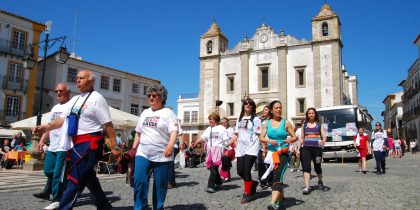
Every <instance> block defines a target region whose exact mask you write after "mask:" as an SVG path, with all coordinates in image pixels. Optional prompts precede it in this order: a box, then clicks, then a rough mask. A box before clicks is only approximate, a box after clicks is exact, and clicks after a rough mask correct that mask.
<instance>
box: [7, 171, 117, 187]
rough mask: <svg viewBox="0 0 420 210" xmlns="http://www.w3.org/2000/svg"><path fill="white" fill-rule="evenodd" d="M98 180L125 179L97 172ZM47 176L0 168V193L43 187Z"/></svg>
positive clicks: (41, 173) (33, 172) (38, 172)
mask: <svg viewBox="0 0 420 210" xmlns="http://www.w3.org/2000/svg"><path fill="white" fill-rule="evenodd" d="M97 176H98V179H99V180H100V181H109V180H115V179H125V175H124V174H97ZM46 181H47V177H45V175H44V172H43V171H23V170H21V169H8V170H0V193H1V192H12V191H26V190H35V189H44V186H45V182H46Z"/></svg>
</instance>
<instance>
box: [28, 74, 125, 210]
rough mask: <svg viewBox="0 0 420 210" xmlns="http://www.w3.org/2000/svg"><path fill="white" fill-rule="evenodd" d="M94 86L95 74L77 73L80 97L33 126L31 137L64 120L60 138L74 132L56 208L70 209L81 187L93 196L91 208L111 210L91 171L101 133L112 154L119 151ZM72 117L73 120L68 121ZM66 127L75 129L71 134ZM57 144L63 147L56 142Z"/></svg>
mask: <svg viewBox="0 0 420 210" xmlns="http://www.w3.org/2000/svg"><path fill="white" fill-rule="evenodd" d="M94 84H95V75H94V74H93V72H92V71H89V70H81V71H80V72H79V73H78V74H77V82H76V86H77V88H78V89H79V90H80V92H81V94H80V95H77V96H75V97H73V98H72V99H71V100H70V101H69V102H67V103H66V106H65V109H64V111H63V113H62V114H61V115H60V116H59V117H57V118H56V119H55V120H54V121H52V122H50V123H48V124H47V125H40V126H37V127H35V128H34V130H33V133H34V134H42V133H45V132H46V131H51V130H54V129H57V128H60V127H61V126H63V124H64V122H65V121H66V123H65V125H66V126H64V127H63V130H62V131H63V132H61V133H62V135H63V133H65V134H68V135H71V132H74V135H73V136H72V142H73V144H74V146H73V148H71V150H70V153H69V158H70V160H69V161H68V175H67V177H68V179H69V182H68V185H67V188H66V190H65V191H64V193H63V196H62V197H61V200H60V206H59V209H72V208H73V206H74V204H75V203H76V200H77V198H78V197H79V196H80V195H81V194H82V191H83V189H84V187H85V186H86V187H88V188H89V190H90V191H91V192H92V194H93V195H94V196H95V198H96V201H95V205H96V206H97V208H98V209H110V208H112V206H111V204H110V203H109V202H108V200H107V199H106V197H105V193H104V192H103V190H102V187H101V185H100V183H99V180H98V178H97V177H96V172H95V171H94V167H95V165H96V162H97V160H98V159H99V157H100V155H101V153H102V145H103V134H102V132H105V133H106V134H107V136H108V137H109V138H110V140H111V147H112V149H113V150H112V153H113V154H114V155H118V154H119V150H120V149H119V147H118V145H117V142H116V140H115V130H114V126H113V124H112V121H111V114H110V112H109V107H108V104H107V102H106V100H105V98H104V97H103V96H102V95H101V94H100V93H98V92H96V91H94V89H93V88H94ZM75 115H77V118H76V117H74V118H72V116H75ZM66 118H67V119H66ZM65 119H66V120H65ZM75 119H78V120H75ZM76 126H77V127H76ZM66 127H67V128H66ZM70 128H76V129H74V131H73V130H72V129H70ZM66 131H67V133H66ZM60 138H61V136H60ZM60 140H61V139H60ZM60 145H67V144H61V143H60Z"/></svg>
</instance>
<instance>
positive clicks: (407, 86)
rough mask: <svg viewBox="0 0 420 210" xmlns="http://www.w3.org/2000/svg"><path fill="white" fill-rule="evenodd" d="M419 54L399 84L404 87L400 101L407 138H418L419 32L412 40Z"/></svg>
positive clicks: (419, 112) (419, 138) (419, 108)
mask: <svg viewBox="0 0 420 210" xmlns="http://www.w3.org/2000/svg"><path fill="white" fill-rule="evenodd" d="M414 44H415V45H417V48H418V52H419V56H418V58H417V59H416V60H415V61H414V63H413V65H411V67H410V68H409V69H408V75H407V79H405V80H403V81H401V83H400V84H399V85H400V86H402V87H403V89H404V95H403V97H402V101H403V104H404V114H403V118H402V119H403V125H404V127H405V132H406V137H407V139H409V140H412V139H417V140H420V93H419V90H420V34H418V35H417V37H416V39H415V40H414Z"/></svg>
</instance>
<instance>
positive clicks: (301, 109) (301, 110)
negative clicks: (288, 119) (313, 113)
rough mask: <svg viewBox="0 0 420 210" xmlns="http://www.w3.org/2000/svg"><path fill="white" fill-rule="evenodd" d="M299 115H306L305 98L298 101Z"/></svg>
mask: <svg viewBox="0 0 420 210" xmlns="http://www.w3.org/2000/svg"><path fill="white" fill-rule="evenodd" d="M296 110H297V114H298V115H304V114H305V110H306V103H305V98H298V99H297V109H296Z"/></svg>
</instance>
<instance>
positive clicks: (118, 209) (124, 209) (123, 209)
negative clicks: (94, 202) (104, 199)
mask: <svg viewBox="0 0 420 210" xmlns="http://www.w3.org/2000/svg"><path fill="white" fill-rule="evenodd" d="M112 209H113V210H132V209H134V206H120V207H112ZM148 209H151V208H148Z"/></svg>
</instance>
